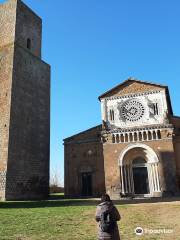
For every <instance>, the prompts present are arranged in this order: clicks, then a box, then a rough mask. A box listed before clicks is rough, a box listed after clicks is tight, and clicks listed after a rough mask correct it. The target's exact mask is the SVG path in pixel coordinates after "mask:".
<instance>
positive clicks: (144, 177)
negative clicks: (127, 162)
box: [132, 157, 149, 194]
mask: <svg viewBox="0 0 180 240" xmlns="http://www.w3.org/2000/svg"><path fill="white" fill-rule="evenodd" d="M132 169H133V182H134V193H135V194H149V178H148V169H147V163H146V160H145V159H144V158H142V157H137V158H135V159H134V160H133V161H132Z"/></svg>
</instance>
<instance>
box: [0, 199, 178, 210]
mask: <svg viewBox="0 0 180 240" xmlns="http://www.w3.org/2000/svg"><path fill="white" fill-rule="evenodd" d="M175 201H180V197H171V198H149V199H122V200H114V201H113V202H114V204H116V205H125V204H126V205H128V204H140V203H160V202H161V203H162V202H164V203H165V202H175ZM99 203H100V201H99V200H98V199H93V198H92V199H87V198H86V199H65V198H64V197H63V196H51V197H50V198H49V199H48V200H42V201H17V202H14V201H13V202H0V208H6V209H7V208H46V207H48V208H49V207H68V206H96V205H97V204H99Z"/></svg>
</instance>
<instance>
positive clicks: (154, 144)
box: [64, 79, 180, 199]
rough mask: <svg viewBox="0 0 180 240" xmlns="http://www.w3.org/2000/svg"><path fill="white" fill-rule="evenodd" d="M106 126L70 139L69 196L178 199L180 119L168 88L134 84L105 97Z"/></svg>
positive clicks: (67, 149)
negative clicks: (170, 197)
mask: <svg viewBox="0 0 180 240" xmlns="http://www.w3.org/2000/svg"><path fill="white" fill-rule="evenodd" d="M99 101H100V103H101V115H102V124H100V125H98V126H96V127H94V128H91V129H88V130H86V131H84V132H81V133H79V134H76V135H74V136H71V137H69V138H66V139H64V156H65V194H66V196H73V197H79V196H94V197H95V196H100V195H101V194H102V193H103V192H107V193H109V194H110V195H111V197H112V198H113V199H119V198H122V197H136V196H137V197H163V196H175V195H178V194H179V191H180V117H177V116H174V115H173V110H172V106H171V101H170V95H169V90H168V87H167V86H162V85H159V84H154V83H149V82H144V81H139V80H134V79H128V80H126V81H124V82H123V83H121V84H119V85H118V86H116V87H114V88H113V89H111V90H109V91H107V92H106V93H104V94H102V95H101V96H100V97H99Z"/></svg>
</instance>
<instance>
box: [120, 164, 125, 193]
mask: <svg viewBox="0 0 180 240" xmlns="http://www.w3.org/2000/svg"><path fill="white" fill-rule="evenodd" d="M120 168H121V189H122V193H123V194H124V193H125V191H124V174H123V166H120Z"/></svg>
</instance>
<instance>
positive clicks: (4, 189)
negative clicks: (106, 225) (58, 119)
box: [0, 0, 50, 200]
mask: <svg viewBox="0 0 180 240" xmlns="http://www.w3.org/2000/svg"><path fill="white" fill-rule="evenodd" d="M41 40H42V20H41V19H40V18H39V17H38V16H37V15H36V14H35V13H34V12H33V11H32V10H31V9H29V8H28V7H27V6H26V5H25V4H24V3H23V2H22V1H21V0H8V1H6V2H5V3H3V4H0V199H1V200H17V199H36V198H44V197H46V196H47V195H48V192H49V145H50V144H49V142H50V66H49V65H48V64H46V63H45V62H43V61H42V59H41Z"/></svg>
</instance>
